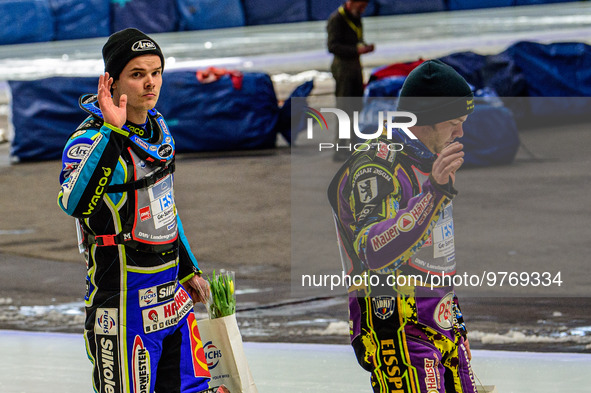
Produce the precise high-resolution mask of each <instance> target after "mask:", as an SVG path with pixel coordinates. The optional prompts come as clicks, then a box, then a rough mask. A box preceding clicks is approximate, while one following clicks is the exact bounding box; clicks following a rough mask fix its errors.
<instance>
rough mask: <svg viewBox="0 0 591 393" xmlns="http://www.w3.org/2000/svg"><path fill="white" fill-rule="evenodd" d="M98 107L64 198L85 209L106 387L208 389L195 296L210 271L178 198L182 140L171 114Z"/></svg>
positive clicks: (80, 219)
mask: <svg viewBox="0 0 591 393" xmlns="http://www.w3.org/2000/svg"><path fill="white" fill-rule="evenodd" d="M80 105H81V107H82V108H83V109H84V110H86V111H87V112H89V113H90V116H89V117H88V118H87V119H86V120H85V121H84V122H83V123H82V124H81V125H80V126H79V127H78V129H77V130H76V132H74V134H72V136H71V137H70V138H69V140H68V142H67V144H66V146H65V148H64V151H63V156H62V162H63V167H62V171H61V174H60V183H61V191H60V193H59V196H58V205H59V206H60V207H61V208H62V209H63V210H64V211H65V212H66V213H67V214H69V215H71V216H73V217H75V218H76V225H77V229H78V234H79V246H80V249H81V252H84V255H85V260H86V263H87V271H88V275H87V277H86V287H87V290H86V296H85V301H86V322H85V339H86V346H87V352H88V356H89V358H90V360H91V362H92V363H93V366H94V370H93V387H94V390H95V391H96V392H99V393H116V392H133V393H144V392H145V393H150V392H154V391H156V392H159V393H161V392H167V393H168V392H201V391H204V390H207V389H208V382H209V379H210V375H209V371H208V368H207V362H206V360H205V355H204V351H203V345H202V342H201V338H200V336H199V330H198V329H197V322H196V321H195V316H194V313H193V303H192V301H191V298H190V296H189V295H188V294H187V292H186V291H185V290H184V288H183V287H182V285H181V284H182V283H184V282H185V281H187V280H189V279H190V278H191V277H193V275H194V274H196V273H200V271H199V268H198V265H197V261H196V259H195V257H194V255H193V254H192V252H191V249H190V247H189V244H188V242H187V239H186V238H185V236H184V233H183V226H182V223H181V220H180V218H179V216H178V215H177V211H176V206H175V201H174V187H173V180H174V177H173V172H174V157H175V146H174V140H173V138H172V136H171V134H170V132H169V130H168V127H167V125H166V123H165V121H164V119H163V118H162V116H161V115H160V114H159V113H158V112H157V111H156V110H154V109H153V110H150V111H149V112H148V118H147V122H146V123H145V124H143V125H137V124H131V123H126V124H125V125H124V126H123V127H122V128H121V129H119V128H116V127H114V126H112V125H110V124H106V123H104V121H103V119H102V114H101V112H100V109H99V107H98V104H97V99H96V95H85V96H82V97H81V98H80Z"/></svg>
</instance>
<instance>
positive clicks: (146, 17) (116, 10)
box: [111, 0, 178, 34]
mask: <svg viewBox="0 0 591 393" xmlns="http://www.w3.org/2000/svg"><path fill="white" fill-rule="evenodd" d="M111 3H112V4H111V32H116V31H119V30H123V29H125V28H127V27H135V28H136V29H139V30H141V31H143V32H144V33H146V34H150V33H166V32H169V31H175V30H177V27H178V15H177V11H176V4H175V0H159V1H152V0H126V1H112V2H111Z"/></svg>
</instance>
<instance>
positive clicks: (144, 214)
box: [139, 206, 152, 221]
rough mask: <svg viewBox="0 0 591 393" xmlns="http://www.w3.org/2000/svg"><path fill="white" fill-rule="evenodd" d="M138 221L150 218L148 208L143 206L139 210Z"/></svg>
mask: <svg viewBox="0 0 591 393" xmlns="http://www.w3.org/2000/svg"><path fill="white" fill-rule="evenodd" d="M139 212H140V221H146V220H149V219H150V218H152V213H151V212H150V206H144V207H142V208H140V210H139Z"/></svg>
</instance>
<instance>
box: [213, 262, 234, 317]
mask: <svg viewBox="0 0 591 393" xmlns="http://www.w3.org/2000/svg"><path fill="white" fill-rule="evenodd" d="M208 281H209V287H210V291H211V298H210V299H209V302H208V307H207V311H208V312H209V318H211V319H215V318H221V317H227V316H228V315H232V314H234V313H235V312H236V294H235V293H234V272H222V273H220V274H218V275H217V276H216V274H215V270H214V271H213V274H212V276H211V277H210V278H209V279H208Z"/></svg>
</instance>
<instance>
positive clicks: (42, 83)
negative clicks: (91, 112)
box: [8, 77, 97, 161]
mask: <svg viewBox="0 0 591 393" xmlns="http://www.w3.org/2000/svg"><path fill="white" fill-rule="evenodd" d="M8 84H9V86H10V90H11V96H12V101H11V108H12V114H11V120H12V125H13V127H14V139H13V141H12V148H11V152H10V154H11V155H12V156H14V157H17V158H18V159H19V160H20V161H40V160H53V159H58V158H60V157H61V151H62V149H63V147H64V145H65V144H66V141H67V140H68V137H69V136H70V135H71V134H72V133H73V132H74V130H75V129H76V127H78V125H79V124H80V123H82V121H83V120H84V119H85V118H86V114H85V113H86V112H83V111H82V110H81V109H80V107H79V106H78V98H79V97H80V95H82V94H83V93H91V92H93V91H96V86H97V78H66V77H54V78H45V79H38V80H32V81H9V82H8Z"/></svg>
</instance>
